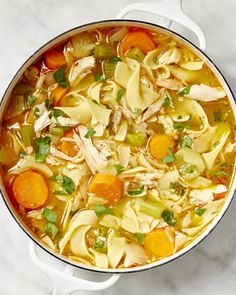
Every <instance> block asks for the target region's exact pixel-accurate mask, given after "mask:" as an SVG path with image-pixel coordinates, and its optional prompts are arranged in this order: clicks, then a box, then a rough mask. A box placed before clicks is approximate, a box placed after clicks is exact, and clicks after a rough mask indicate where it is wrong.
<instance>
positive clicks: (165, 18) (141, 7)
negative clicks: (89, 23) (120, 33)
mask: <svg viewBox="0 0 236 295" xmlns="http://www.w3.org/2000/svg"><path fill="white" fill-rule="evenodd" d="M182 1H183V0H161V1H159V2H158V3H144V2H143V3H133V4H130V5H128V6H126V7H125V8H123V9H122V10H121V11H120V12H119V13H118V14H117V15H116V18H118V19H122V18H124V17H125V16H126V15H127V14H128V13H129V12H133V11H145V12H150V13H155V14H157V15H159V16H162V19H161V22H160V25H161V26H163V27H167V28H170V26H171V23H172V21H175V22H177V23H179V24H181V25H183V26H184V27H186V28H188V29H190V30H191V31H192V32H193V33H194V34H195V35H196V36H197V38H198V42H199V47H200V48H201V50H203V51H205V50H206V38H205V36H204V34H203V31H202V29H201V28H200V27H199V26H198V24H196V23H195V22H194V21H193V20H192V19H191V18H189V17H188V16H187V15H186V14H185V13H184V12H183V8H182Z"/></svg>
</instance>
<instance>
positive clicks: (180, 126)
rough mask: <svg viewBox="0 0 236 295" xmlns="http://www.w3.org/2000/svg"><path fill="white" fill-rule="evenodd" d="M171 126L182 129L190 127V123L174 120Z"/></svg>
mask: <svg viewBox="0 0 236 295" xmlns="http://www.w3.org/2000/svg"><path fill="white" fill-rule="evenodd" d="M173 127H174V128H175V129H176V130H183V129H189V128H190V127H191V124H190V123H184V122H175V123H174V125H173Z"/></svg>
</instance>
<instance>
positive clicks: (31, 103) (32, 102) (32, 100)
mask: <svg viewBox="0 0 236 295" xmlns="http://www.w3.org/2000/svg"><path fill="white" fill-rule="evenodd" d="M34 102H35V97H34V96H33V95H32V94H31V95H29V96H28V97H27V105H28V106H29V107H32V105H33V104H34Z"/></svg>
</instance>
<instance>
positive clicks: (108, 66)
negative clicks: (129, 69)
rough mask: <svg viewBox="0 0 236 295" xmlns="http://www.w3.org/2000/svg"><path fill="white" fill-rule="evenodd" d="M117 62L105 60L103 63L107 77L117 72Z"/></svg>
mask: <svg viewBox="0 0 236 295" xmlns="http://www.w3.org/2000/svg"><path fill="white" fill-rule="evenodd" d="M115 68H116V64H115V63H111V62H110V61H109V60H105V61H104V63H103V70H104V73H105V77H106V79H109V78H112V77H113V76H114V73H115Z"/></svg>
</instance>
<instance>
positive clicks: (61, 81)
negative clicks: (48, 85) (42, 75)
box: [53, 67, 69, 88]
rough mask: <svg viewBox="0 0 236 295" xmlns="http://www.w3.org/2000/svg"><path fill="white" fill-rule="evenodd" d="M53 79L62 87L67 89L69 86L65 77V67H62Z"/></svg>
mask: <svg viewBox="0 0 236 295" xmlns="http://www.w3.org/2000/svg"><path fill="white" fill-rule="evenodd" d="M53 77H54V79H55V81H56V82H57V83H58V84H59V85H60V86H61V87H62V88H66V87H68V86H69V82H68V81H67V79H66V76H65V67H61V68H60V69H59V70H57V71H56V72H55V73H54V74H53Z"/></svg>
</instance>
